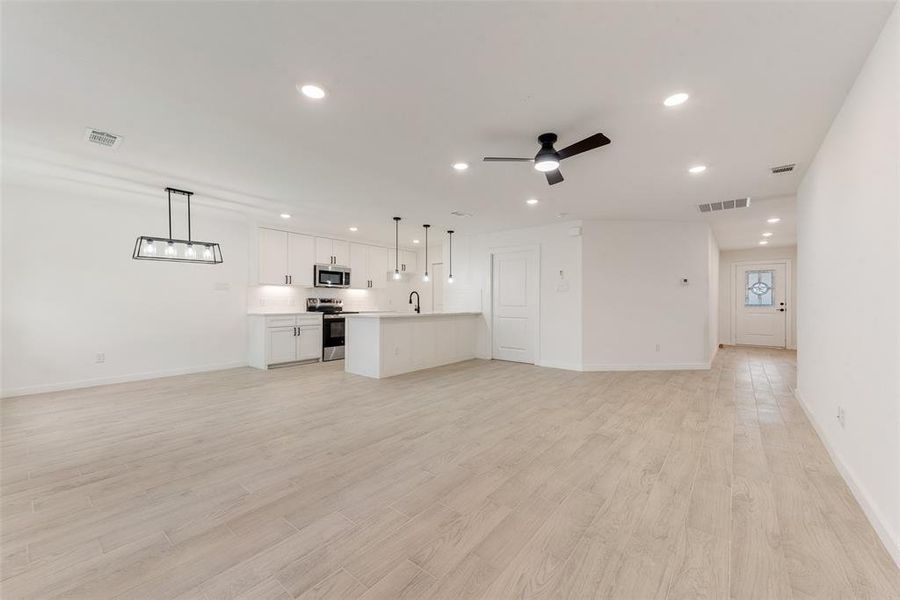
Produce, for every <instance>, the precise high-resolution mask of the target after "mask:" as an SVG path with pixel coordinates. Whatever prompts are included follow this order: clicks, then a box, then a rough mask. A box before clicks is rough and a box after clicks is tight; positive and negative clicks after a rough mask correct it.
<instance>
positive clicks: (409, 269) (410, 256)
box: [400, 250, 416, 273]
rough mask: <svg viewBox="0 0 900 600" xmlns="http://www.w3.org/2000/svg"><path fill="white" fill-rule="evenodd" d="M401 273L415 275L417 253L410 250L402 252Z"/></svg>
mask: <svg viewBox="0 0 900 600" xmlns="http://www.w3.org/2000/svg"><path fill="white" fill-rule="evenodd" d="M400 272H401V273H415V272H416V253H415V252H410V251H409V250H401V251H400Z"/></svg>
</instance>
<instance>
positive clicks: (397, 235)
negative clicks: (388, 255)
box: [394, 217, 400, 280]
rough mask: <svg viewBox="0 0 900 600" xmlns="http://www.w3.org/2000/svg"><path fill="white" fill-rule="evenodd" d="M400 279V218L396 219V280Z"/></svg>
mask: <svg viewBox="0 0 900 600" xmlns="http://www.w3.org/2000/svg"><path fill="white" fill-rule="evenodd" d="M397 279H400V217H394V280H397Z"/></svg>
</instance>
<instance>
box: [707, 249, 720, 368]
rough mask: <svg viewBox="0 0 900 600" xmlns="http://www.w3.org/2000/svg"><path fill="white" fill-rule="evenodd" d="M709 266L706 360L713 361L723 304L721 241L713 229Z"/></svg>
mask: <svg viewBox="0 0 900 600" xmlns="http://www.w3.org/2000/svg"><path fill="white" fill-rule="evenodd" d="M707 254H708V256H707V268H706V272H707V274H708V276H709V282H708V285H707V290H706V293H707V315H706V317H707V323H708V325H707V331H706V334H707V337H706V340H707V342H706V360H708V361H710V362H712V359H713V358H714V357H715V355H716V352H717V351H718V349H719V316H720V314H719V313H720V312H721V310H722V305H721V304H720V303H719V281H720V276H719V261H720V253H719V243H718V242H717V241H716V236H715V235H714V234H713V232H712V231H710V232H709V239H708V248H707Z"/></svg>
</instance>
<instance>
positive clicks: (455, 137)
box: [2, 2, 892, 247]
mask: <svg viewBox="0 0 900 600" xmlns="http://www.w3.org/2000/svg"><path fill="white" fill-rule="evenodd" d="M891 7H892V3H891V2H877V3H867V2H845V3H841V2H829V3H825V2H746V3H742V2H708V3H682V2H666V3H643V2H641V3H637V2H635V3H553V2H546V3H532V2H523V3H515V2H496V3H457V2H446V3H444V2H441V3H437V2H419V3H406V2H399V3H381V2H360V3H343V2H340V3H339V2H330V3H283V2H282V3H159V2H148V3H139V2H118V3H89V4H88V3H78V2H71V3H53V4H50V3H8V2H7V3H4V5H3V23H2V28H3V29H2V33H3V42H2V50H3V63H2V67H3V71H2V74H3V82H2V83H3V98H2V99H3V142H4V153H5V155H6V156H5V157H4V158H5V159H7V158H9V157H14V155H15V154H16V153H21V154H23V155H24V154H28V153H31V154H32V155H34V153H35V152H36V150H35V149H39V150H40V151H44V150H46V151H52V152H54V153H55V154H54V156H55V157H60V156H64V157H66V159H65V160H66V161H69V162H71V164H72V165H76V164H90V165H91V166H92V168H93V169H95V170H96V171H103V172H106V173H114V172H115V173H127V174H128V177H130V178H132V179H134V180H135V181H138V180H140V181H141V182H142V183H146V184H150V185H153V186H157V187H162V186H165V185H185V186H186V185H190V186H192V187H193V188H194V191H195V192H197V196H198V199H200V198H202V196H203V195H204V194H206V195H207V196H210V197H214V198H224V197H226V196H228V197H237V198H240V199H241V200H240V202H241V203H242V204H243V205H245V206H247V207H253V208H255V209H256V210H257V211H263V214H272V215H273V217H274V215H276V214H277V212H280V211H281V210H283V209H285V208H287V209H288V210H289V211H290V212H292V214H294V219H292V221H293V222H294V225H296V226H297V227H301V228H302V227H304V226H306V227H310V225H309V224H308V223H309V221H310V220H313V219H315V225H316V226H317V227H321V228H325V229H331V230H334V231H346V227H347V226H348V225H351V224H353V225H358V226H359V228H360V233H359V235H361V236H365V238H366V239H370V240H375V239H383V240H385V241H387V240H391V239H392V238H393V235H392V222H391V217H392V216H394V215H400V216H403V217H405V220H404V223H410V224H412V223H415V224H419V223H423V222H431V223H432V224H434V225H435V226H436V227H439V228H440V227H450V226H452V227H453V228H455V229H456V230H458V231H460V232H462V233H465V232H470V231H472V232H474V231H485V230H491V229H505V228H511V227H519V226H528V225H537V224H541V223H546V222H549V221H553V220H555V219H557V218H558V217H557V215H558V213H566V214H567V216H569V217H571V218H594V217H597V218H622V219H642V218H657V219H672V220H686V219H698V218H702V217H700V216H699V215H698V212H697V209H696V204H697V203H699V202H710V201H717V200H725V199H732V198H737V197H742V196H751V197H752V198H754V204H753V206H752V207H751V209H750V211H748V212H747V213H744V214H743V215H739V214H738V211H735V212H734V213H733V214H728V215H726V214H722V215H718V216H716V217H712V218H711V222H712V223H713V226H714V228H715V230H716V232H717V235H720V236H727V240H723V239H721V238H720V242H723V243H722V246H723V247H741V245H743V246H744V247H746V246H747V245H755V243H756V241H757V240H758V237H756V236H758V232H757V231H756V229H759V227H761V226H762V225H758V224H757V223H756V220H757V218H758V217H759V215H757V214H756V211H757V210H761V209H758V208H757V207H758V206H760V205H762V206H765V203H764V201H765V199H767V198H771V199H774V200H771V202H773V203H774V204H773V205H772V206H773V208H774V207H775V206H776V205H777V208H778V209H779V211H791V213H792V211H793V204H792V198H791V196H792V195H793V193H794V192H795V191H796V187H797V184H798V182H799V181H800V179H801V178H802V176H803V173H804V171H805V168H806V166H807V165H808V163H809V161H810V160H811V158H812V157H813V156H814V153H815V151H816V149H817V148H818V145H819V143H820V142H821V140H822V138H823V136H824V134H825V132H826V131H827V128H828V126H829V124H830V122H831V120H832V118H833V117H834V115H835V114H836V112H837V110H838V109H839V107H840V105H841V103H842V101H843V98H844V96H845V94H846V93H847V91H848V89H849V88H850V86H851V85H852V82H853V80H854V78H855V76H856V74H857V72H858V70H859V68H860V66H861V65H862V63H863V61H864V59H865V57H866V55H867V53H868V51H869V49H870V47H871V46H872V44H873V43H874V41H875V39H876V37H877V35H878V33H879V31H880V29H881V27H882V25H883V24H884V22H885V20H886V18H887V16H888V14H889V12H890V9H891ZM309 81H311V82H317V83H320V84H321V85H323V86H324V87H325V88H326V89H327V90H328V92H329V95H328V97H327V98H326V99H325V100H324V101H321V102H313V101H310V100H308V99H306V98H303V97H301V96H300V95H298V94H297V93H296V90H295V88H294V86H295V84H296V83H297V82H309ZM681 90H684V91H687V92H689V93H690V94H691V100H690V101H689V102H688V103H687V104H685V105H683V106H681V107H677V108H674V109H665V108H664V107H663V106H662V104H661V102H662V100H663V98H664V97H666V96H667V95H669V94H670V93H672V92H675V91H681ZM88 126H90V127H96V128H100V129H105V130H108V131H112V132H114V133H117V134H120V135H122V136H124V138H125V139H124V142H123V144H122V146H121V147H120V148H119V149H118V150H116V151H110V150H104V149H100V148H97V147H94V146H90V145H88V144H87V143H86V142H84V141H83V139H82V138H83V133H84V128H85V127H88ZM544 131H554V132H556V133H558V134H559V136H560V143H559V144H558V145H557V147H563V146H565V145H568V144H569V143H571V142H573V141H576V140H578V139H581V138H583V137H586V136H587V135H590V134H593V133H595V132H598V131H600V132H603V133H605V134H606V135H607V136H609V137H610V138H611V139H612V144H611V145H610V146H607V147H605V148H603V149H600V150H595V151H592V152H590V153H587V154H584V155H581V156H578V157H573V158H571V159H569V160H567V161H565V162H564V163H563V169H562V171H563V173H564V175H565V177H566V181H565V182H564V183H562V184H559V185H557V186H554V187H552V188H550V187H548V186H547V185H546V183H545V181H544V178H543V176H542V175H540V174H538V173H537V172H535V171H534V170H533V169H531V167H530V165H528V164H483V163H481V162H480V160H479V159H480V157H481V156H484V155H512V156H531V155H533V154H534V153H535V152H536V150H537V143H536V141H535V137H536V136H537V135H538V134H539V133H542V132H544ZM54 160H56V163H55V164H57V165H58V164H60V161H61V160H62V159H54ZM459 160H464V161H467V162H469V163H471V165H472V167H471V168H470V169H469V170H468V171H467V172H464V173H457V172H455V171H454V170H453V169H451V166H450V165H451V164H452V163H454V162H456V161H459ZM787 162H796V163H798V165H799V166H798V169H797V170H796V171H795V172H794V173H792V174H788V175H782V176H772V175H770V174H769V171H768V168H769V167H771V166H773V165H778V164H782V163H787ZM695 163H704V164H707V165H709V169H708V170H707V172H706V173H705V174H703V175H701V176H691V175H688V174H687V173H686V169H687V167H688V166H690V165H692V164H695ZM4 164H7V161H6V160H5V162H4ZM120 177H124V175H120ZM528 197H537V198H539V199H540V200H541V203H540V204H539V205H538V206H536V207H533V208H532V207H526V206H525V204H524V200H525V199H526V198H528ZM452 210H462V211H466V212H471V213H473V214H474V216H473V217H472V218H469V219H458V218H456V217H451V216H450V215H449V212H450V211H452ZM765 212H766V211H765V210H763V211H762V213H765ZM762 213H760V214H762ZM258 214H259V213H258ZM781 216H783V217H786V221H785V223H784V226H783V228H782V229H783V231H782V232H781V233H782V234H783V235H784V236H787V235H788V234H789V233H790V235H793V233H792V231H791V232H788V231H787V229H788V223H791V224H792V222H793V220H792V214H791V215H788V214H786V213H785V214H783V215H781ZM787 217H790V218H787ZM275 218H276V219H277V217H275ZM740 219H747V221H746V222H744V223H743V224H742V223H741V222H739V221H740ZM719 220H721V222H720V221H719ZM791 229H792V227H791ZM751 230H752V233H750V232H751ZM420 231H421V230H418V231H416V232H413V231H412V229H411V228H410V229H409V230H408V231H407V232H404V237H408V238H410V239H411V238H412V237H419V235H418V233H419V232H420ZM780 235H781V234H780ZM735 244H737V246H736V245H735ZM774 244H775V242H774V241H773V245H774Z"/></svg>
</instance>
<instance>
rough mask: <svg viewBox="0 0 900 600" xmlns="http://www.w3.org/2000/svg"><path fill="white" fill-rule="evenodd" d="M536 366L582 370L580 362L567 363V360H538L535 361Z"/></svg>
mask: <svg viewBox="0 0 900 600" xmlns="http://www.w3.org/2000/svg"><path fill="white" fill-rule="evenodd" d="M535 366H536V367H544V368H547V369H564V370H566V371H581V370H582V369H581V365H580V364H578V363H565V362H554V361H552V360H551V361H538V362H536V363H535Z"/></svg>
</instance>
